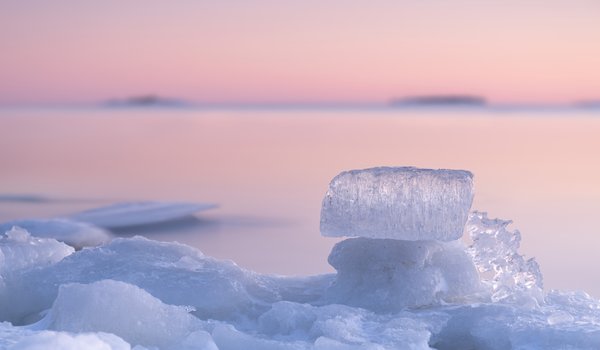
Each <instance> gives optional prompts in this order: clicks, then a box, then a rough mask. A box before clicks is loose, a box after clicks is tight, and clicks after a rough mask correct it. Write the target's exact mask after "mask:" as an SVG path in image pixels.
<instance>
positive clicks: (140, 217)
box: [70, 202, 216, 228]
mask: <svg viewBox="0 0 600 350" xmlns="http://www.w3.org/2000/svg"><path fill="white" fill-rule="evenodd" d="M215 207H216V205H215V204H209V203H178V202H125V203H117V204H113V205H109V206H106V207H102V208H96V209H90V210H86V211H82V212H80V213H76V214H73V215H71V216H70V217H71V219H74V220H77V221H83V222H88V223H91V224H94V225H96V226H100V227H105V228H120V227H129V226H140V225H150V224H156V223H161V222H165V221H171V220H176V219H180V218H183V217H186V216H190V215H193V214H195V213H197V212H199V211H203V210H208V209H212V208H215Z"/></svg>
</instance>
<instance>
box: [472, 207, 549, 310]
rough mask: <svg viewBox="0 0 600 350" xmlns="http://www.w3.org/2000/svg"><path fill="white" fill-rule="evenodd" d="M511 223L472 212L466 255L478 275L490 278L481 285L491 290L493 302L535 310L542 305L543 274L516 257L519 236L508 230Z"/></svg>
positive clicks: (529, 263)
mask: <svg viewBox="0 0 600 350" xmlns="http://www.w3.org/2000/svg"><path fill="white" fill-rule="evenodd" d="M511 222H512V221H510V220H500V219H489V218H488V217H487V213H483V212H477V211H476V212H473V213H472V214H471V215H470V216H469V221H468V223H467V231H468V232H469V233H470V235H471V239H472V240H473V244H472V245H471V246H470V247H469V250H468V251H469V253H470V254H471V256H472V257H473V261H474V262H475V265H476V266H477V269H478V270H479V272H481V273H482V274H483V275H484V276H485V274H488V275H490V276H489V279H487V280H486V279H484V282H485V283H487V284H489V285H490V286H491V288H492V293H493V294H492V301H494V302H499V301H502V302H517V303H519V304H524V303H526V302H527V301H530V302H533V306H535V304H537V303H538V302H541V301H543V291H542V288H543V284H542V273H541V272H540V267H539V265H538V263H537V262H536V261H535V259H533V258H531V259H527V260H526V259H525V257H524V256H523V255H521V254H519V252H518V249H519V246H520V244H521V233H520V232H519V231H517V230H514V231H511V230H508V229H507V226H508V225H509V224H510V223H511Z"/></svg>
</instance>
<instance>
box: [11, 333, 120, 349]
mask: <svg viewBox="0 0 600 350" xmlns="http://www.w3.org/2000/svg"><path fill="white" fill-rule="evenodd" d="M8 349H10V350H82V349H85V350H129V349H131V346H129V344H127V342H125V341H124V340H123V339H121V338H119V337H116V336H114V335H112V334H103V333H81V334H70V333H65V332H51V331H44V332H39V333H36V334H33V335H30V336H27V337H23V338H22V339H21V340H20V341H18V342H17V343H16V344H14V345H12V346H11V347H9V348H8Z"/></svg>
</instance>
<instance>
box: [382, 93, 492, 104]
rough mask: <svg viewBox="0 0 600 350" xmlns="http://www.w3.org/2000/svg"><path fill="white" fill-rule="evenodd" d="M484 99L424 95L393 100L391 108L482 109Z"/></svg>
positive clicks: (470, 96)
mask: <svg viewBox="0 0 600 350" xmlns="http://www.w3.org/2000/svg"><path fill="white" fill-rule="evenodd" d="M486 104H487V101H486V99H485V98H484V97H481V96H475V95H425V96H412V97H405V98H400V99H393V100H392V101H390V105H391V106H393V107H482V106H485V105H486Z"/></svg>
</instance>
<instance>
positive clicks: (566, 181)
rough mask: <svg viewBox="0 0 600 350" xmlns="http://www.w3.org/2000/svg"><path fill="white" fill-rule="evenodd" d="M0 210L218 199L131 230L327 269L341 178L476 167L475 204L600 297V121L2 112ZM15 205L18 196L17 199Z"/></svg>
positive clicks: (284, 264) (255, 263)
mask: <svg viewBox="0 0 600 350" xmlns="http://www.w3.org/2000/svg"><path fill="white" fill-rule="evenodd" d="M0 164H1V166H2V170H1V171H0V198H2V197H1V196H3V195H7V194H33V195H42V196H45V197H47V198H49V199H56V200H50V201H46V202H39V203H38V202H12V201H7V200H4V201H0V220H9V219H16V218H26V217H52V216H56V215H64V214H68V213H72V212H75V211H78V210H82V209H87V208H91V207H95V206H99V205H105V204H109V203H112V202H114V201H122V200H183V201H202V202H214V203H218V204H219V205H220V207H219V208H218V209H215V210H212V211H210V212H206V213H203V214H201V215H199V216H198V217H199V219H198V220H196V221H194V220H188V221H185V222H180V223H178V224H177V225H169V226H159V227H154V228H146V229H141V230H138V231H135V232H131V231H129V232H121V234H125V235H130V234H134V233H139V234H144V235H147V236H148V237H151V238H154V239H159V240H169V241H171V240H176V241H179V242H184V243H187V244H190V245H193V246H196V247H198V248H200V249H201V250H202V251H203V252H204V253H206V254H208V255H212V256H216V257H219V258H227V259H232V260H234V261H236V262H237V263H238V264H239V265H241V266H244V267H247V268H250V269H254V270H257V271H261V272H272V273H280V274H313V273H322V272H329V271H331V268H330V267H329V266H328V264H327V255H328V253H329V250H330V249H331V247H332V245H333V244H334V243H335V242H336V240H334V239H330V238H323V237H321V236H320V235H319V210H320V204H321V199H322V196H323V194H324V192H325V190H326V188H327V184H328V182H329V180H330V179H331V178H332V177H333V176H335V175H336V174H337V173H339V172H340V171H342V170H346V169H354V168H365V167H372V166H379V165H414V166H419V167H432V168H460V169H469V170H471V171H473V173H474V174H475V186H476V196H475V203H474V209H477V210H483V211H488V212H489V213H490V216H492V217H501V218H506V219H512V220H514V225H513V226H514V227H516V228H518V229H520V231H521V233H522V234H523V243H522V251H523V252H525V253H526V254H527V255H528V256H535V257H536V258H537V259H538V261H539V262H540V264H541V267H542V272H543V273H544V276H545V285H546V287H547V288H561V289H584V290H587V291H588V292H591V293H592V294H594V295H595V296H600V277H598V275H597V274H596V273H595V272H596V271H595V267H596V266H599V265H600V254H598V253H597V250H598V247H599V243H600V236H599V234H600V228H599V224H598V217H599V213H600V116H598V115H596V116H594V115H592V114H577V113H574V112H571V113H566V112H565V113H564V114H560V113H552V114H543V113H510V114H501V113H488V112H474V111H469V112H461V111H430V112H406V111H405V112H401V111H396V112H390V111H387V112H384V111H365V110H363V111H281V110H279V111H273V110H271V111H235V110H232V111H190V110H182V111H173V110H162V111H155V110H84V109H81V110H58V109H55V110H41V109H37V110H33V109H29V110H24V109H22V110H2V111H0ZM5 199H6V198H5Z"/></svg>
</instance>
